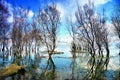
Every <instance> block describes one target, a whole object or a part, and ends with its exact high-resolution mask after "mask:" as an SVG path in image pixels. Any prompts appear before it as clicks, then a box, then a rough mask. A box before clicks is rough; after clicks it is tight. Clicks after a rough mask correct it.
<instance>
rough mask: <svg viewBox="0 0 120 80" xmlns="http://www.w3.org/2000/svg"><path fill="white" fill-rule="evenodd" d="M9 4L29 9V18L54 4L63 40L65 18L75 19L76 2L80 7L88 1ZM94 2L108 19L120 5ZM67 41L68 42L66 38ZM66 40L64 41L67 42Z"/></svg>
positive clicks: (112, 0) (39, 0) (111, 0)
mask: <svg viewBox="0 0 120 80" xmlns="http://www.w3.org/2000/svg"><path fill="white" fill-rule="evenodd" d="M6 1H7V2H8V3H10V4H14V5H15V6H16V7H18V6H22V8H25V9H27V8H30V10H31V12H30V14H29V17H32V16H33V15H34V14H36V13H37V12H38V10H39V8H44V5H46V4H50V3H52V2H55V3H56V4H57V8H58V10H59V11H60V12H61V22H62V24H61V26H60V29H61V30H60V32H59V34H60V36H62V39H64V40H65V38H66V36H67V37H68V35H67V30H66V28H65V26H66V23H65V22H66V17H67V16H69V15H71V16H72V18H73V19H75V16H74V13H75V11H76V1H77V2H78V3H79V4H80V5H84V4H85V3H87V2H88V0H6ZM91 1H93V2H94V5H95V7H96V10H97V12H98V13H100V12H102V11H101V10H102V9H103V8H104V9H105V11H106V15H107V17H108V19H110V18H109V16H110V15H111V13H112V9H113V8H114V5H115V4H116V3H119V4H120V0H91ZM67 40H70V39H69V38H67ZM67 40H66V41H67Z"/></svg>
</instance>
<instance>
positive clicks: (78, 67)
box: [0, 52, 119, 80]
mask: <svg viewBox="0 0 120 80" xmlns="http://www.w3.org/2000/svg"><path fill="white" fill-rule="evenodd" d="M20 54H21V53H17V52H16V53H14V54H12V55H8V56H6V57H2V56H1V57H0V68H4V67H6V66H8V65H10V64H12V63H13V64H17V65H19V66H20V65H26V66H27V67H26V69H25V71H24V70H22V71H20V72H19V73H18V74H14V75H10V76H7V77H5V79H4V80H93V79H94V80H104V79H106V78H107V79H108V80H109V78H108V77H109V76H108V73H109V72H108V70H107V66H108V62H109V59H110V57H109V56H107V55H105V56H95V57H90V56H89V55H88V54H85V53H83V54H82V53H81V54H79V55H78V56H77V57H69V58H67V57H65V58H61V57H57V56H53V57H49V56H47V57H42V55H39V54H42V53H39V54H34V55H31V54H26V55H25V56H23V55H20ZM74 54H75V53H74ZM61 56H62V55H61ZM3 58H4V59H3ZM61 63H63V64H61ZM64 63H65V64H64ZM86 63H87V65H85V64H86ZM111 72H112V73H114V72H115V73H116V74H112V76H113V78H114V79H116V80H117V79H118V80H119V70H116V71H113V70H111ZM113 78H111V79H113ZM0 79H1V77H0ZM2 80H3V79H2Z"/></svg>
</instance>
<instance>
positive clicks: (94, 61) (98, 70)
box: [84, 55, 109, 80]
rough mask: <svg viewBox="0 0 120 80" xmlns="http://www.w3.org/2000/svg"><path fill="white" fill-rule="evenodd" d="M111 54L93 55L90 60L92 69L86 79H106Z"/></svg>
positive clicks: (89, 63)
mask: <svg viewBox="0 0 120 80" xmlns="http://www.w3.org/2000/svg"><path fill="white" fill-rule="evenodd" d="M108 62H109V56H108V55H106V56H104V57H103V56H98V57H91V58H90V59H89V61H88V65H90V69H89V70H88V73H87V74H86V76H85V77H84V80H106V75H105V71H106V70H107V66H108Z"/></svg>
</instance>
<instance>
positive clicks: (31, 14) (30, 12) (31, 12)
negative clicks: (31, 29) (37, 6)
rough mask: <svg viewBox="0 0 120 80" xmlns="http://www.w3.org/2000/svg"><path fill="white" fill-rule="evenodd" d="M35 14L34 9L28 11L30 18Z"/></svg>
mask: <svg viewBox="0 0 120 80" xmlns="http://www.w3.org/2000/svg"><path fill="white" fill-rule="evenodd" d="M33 16H34V12H33V11H32V10H30V11H29V13H28V18H32V17H33Z"/></svg>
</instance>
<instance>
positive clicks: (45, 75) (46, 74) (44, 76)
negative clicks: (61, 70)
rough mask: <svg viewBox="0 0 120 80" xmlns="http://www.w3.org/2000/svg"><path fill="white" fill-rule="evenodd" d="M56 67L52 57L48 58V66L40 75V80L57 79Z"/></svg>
mask: <svg viewBox="0 0 120 80" xmlns="http://www.w3.org/2000/svg"><path fill="white" fill-rule="evenodd" d="M55 69H56V66H55V64H54V62H53V60H52V58H51V57H49V58H48V61H47V66H46V67H45V69H44V70H43V71H42V73H41V75H40V78H39V79H40V80H55V79H56V76H57V75H56V71H55Z"/></svg>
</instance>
